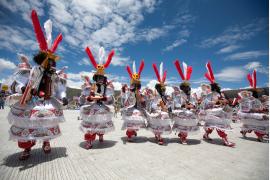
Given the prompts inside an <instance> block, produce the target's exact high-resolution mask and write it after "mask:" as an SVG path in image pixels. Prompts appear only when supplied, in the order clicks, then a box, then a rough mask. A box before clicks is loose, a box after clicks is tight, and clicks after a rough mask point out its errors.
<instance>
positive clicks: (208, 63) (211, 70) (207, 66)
mask: <svg viewBox="0 0 270 180" xmlns="http://www.w3.org/2000/svg"><path fill="white" fill-rule="evenodd" d="M206 69H207V70H208V72H209V75H210V77H211V79H212V81H213V82H214V81H215V77H214V73H213V69H212V67H211V64H210V61H208V62H207V63H206Z"/></svg>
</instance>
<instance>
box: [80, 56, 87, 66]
mask: <svg viewBox="0 0 270 180" xmlns="http://www.w3.org/2000/svg"><path fill="white" fill-rule="evenodd" d="M78 65H80V66H81V65H90V61H89V59H87V58H83V59H82V60H81V61H79V62H78Z"/></svg>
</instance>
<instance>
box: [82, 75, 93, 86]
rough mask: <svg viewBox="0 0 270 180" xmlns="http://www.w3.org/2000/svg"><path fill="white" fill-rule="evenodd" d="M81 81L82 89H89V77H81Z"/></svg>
mask: <svg viewBox="0 0 270 180" xmlns="http://www.w3.org/2000/svg"><path fill="white" fill-rule="evenodd" d="M82 79H83V80H84V84H83V86H82V87H83V88H87V87H91V81H90V78H89V76H82Z"/></svg>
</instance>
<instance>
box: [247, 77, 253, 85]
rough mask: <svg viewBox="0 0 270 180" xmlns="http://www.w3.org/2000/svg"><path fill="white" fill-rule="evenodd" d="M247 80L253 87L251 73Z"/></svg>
mask: <svg viewBox="0 0 270 180" xmlns="http://www.w3.org/2000/svg"><path fill="white" fill-rule="evenodd" d="M247 80H248V82H249V85H250V87H253V80H252V77H251V75H250V74H248V75H247Z"/></svg>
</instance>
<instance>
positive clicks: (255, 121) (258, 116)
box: [238, 112, 269, 134]
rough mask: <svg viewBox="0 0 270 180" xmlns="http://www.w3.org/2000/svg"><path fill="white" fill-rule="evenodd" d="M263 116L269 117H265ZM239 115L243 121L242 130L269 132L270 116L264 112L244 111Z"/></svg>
mask: <svg viewBox="0 0 270 180" xmlns="http://www.w3.org/2000/svg"><path fill="white" fill-rule="evenodd" d="M263 116H266V117H267V118H266V119H264V118H263ZM238 117H239V118H240V120H241V122H242V127H241V129H242V130H245V131H249V130H253V131H258V132H261V133H266V134H268V133H269V116H268V115H266V114H263V113H244V112H239V113H238Z"/></svg>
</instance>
